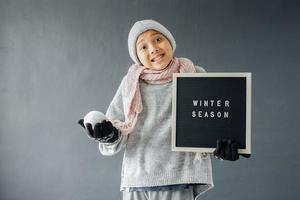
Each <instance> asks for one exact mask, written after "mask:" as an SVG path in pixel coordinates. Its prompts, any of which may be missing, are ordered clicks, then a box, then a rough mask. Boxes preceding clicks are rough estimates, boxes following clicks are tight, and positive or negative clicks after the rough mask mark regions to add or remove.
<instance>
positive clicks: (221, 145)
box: [213, 139, 251, 161]
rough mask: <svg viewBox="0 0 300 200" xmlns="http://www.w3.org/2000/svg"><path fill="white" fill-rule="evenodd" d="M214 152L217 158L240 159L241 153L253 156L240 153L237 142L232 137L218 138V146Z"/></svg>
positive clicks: (248, 156) (244, 155) (246, 156)
mask: <svg viewBox="0 0 300 200" xmlns="http://www.w3.org/2000/svg"><path fill="white" fill-rule="evenodd" d="M213 154H214V156H215V157H216V158H219V159H222V160H229V161H235V160H238V159H239V156H240V155H241V156H243V157H245V158H250V156H251V154H239V153H238V145H237V143H236V142H235V141H234V140H230V139H221V140H217V146H216V149H215V151H214V152H213Z"/></svg>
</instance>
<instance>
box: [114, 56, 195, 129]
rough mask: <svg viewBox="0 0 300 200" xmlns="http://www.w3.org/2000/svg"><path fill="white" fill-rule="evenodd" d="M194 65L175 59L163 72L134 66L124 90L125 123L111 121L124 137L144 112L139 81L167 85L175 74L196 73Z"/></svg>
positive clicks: (186, 60)
mask: <svg viewBox="0 0 300 200" xmlns="http://www.w3.org/2000/svg"><path fill="white" fill-rule="evenodd" d="M194 72H196V70H195V66H194V64H193V63H192V62H191V61H190V60H188V59H186V58H176V57H174V58H173V59H172V61H171V62H170V64H169V65H168V66H167V67H166V68H165V69H163V70H151V69H147V68H146V67H144V66H141V65H139V64H134V65H132V66H131V67H130V68H129V70H128V73H127V79H126V82H125V83H124V87H123V88H122V89H123V90H122V96H123V97H122V99H123V106H124V114H125V121H120V120H119V119H110V120H111V121H112V123H113V125H114V126H115V127H117V128H118V129H119V130H120V131H121V133H122V134H123V135H127V134H129V133H131V132H132V130H133V128H134V126H135V124H136V122H137V119H138V115H139V114H140V113H141V112H142V110H143V104H142V97H141V92H140V85H139V79H142V80H143V81H145V82H147V83H149V84H165V83H168V82H171V81H172V79H173V73H194Z"/></svg>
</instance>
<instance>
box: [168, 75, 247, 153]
mask: <svg viewBox="0 0 300 200" xmlns="http://www.w3.org/2000/svg"><path fill="white" fill-rule="evenodd" d="M251 91H252V74H251V73H250V72H245V73H237V72H234V73H174V74H173V99H172V151H183V152H208V153H211V152H213V151H214V150H215V147H216V140H217V139H222V138H223V139H233V140H235V141H237V143H238V152H239V153H245V154H250V153H251V98H252V97H251V96H252V94H251V93H252V92H251Z"/></svg>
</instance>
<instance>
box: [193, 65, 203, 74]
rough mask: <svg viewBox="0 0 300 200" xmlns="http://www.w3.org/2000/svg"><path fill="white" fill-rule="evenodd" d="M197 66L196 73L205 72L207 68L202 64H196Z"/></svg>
mask: <svg viewBox="0 0 300 200" xmlns="http://www.w3.org/2000/svg"><path fill="white" fill-rule="evenodd" d="M195 68H196V73H205V72H206V70H205V69H204V68H203V67H200V66H195Z"/></svg>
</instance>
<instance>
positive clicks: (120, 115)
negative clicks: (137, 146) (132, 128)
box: [99, 76, 128, 156]
mask: <svg viewBox="0 0 300 200" xmlns="http://www.w3.org/2000/svg"><path fill="white" fill-rule="evenodd" d="M126 78H127V76H125V77H124V78H123V80H122V82H121V84H120V86H119V88H118V90H117V92H116V94H115V96H114V98H113V100H112V101H111V103H110V105H109V106H108V109H107V111H106V114H105V116H106V117H107V118H108V119H111V120H113V119H117V120H121V121H124V120H125V115H124V107H123V98H122V87H123V86H124V83H125V81H126ZM127 137H128V136H125V135H122V134H121V131H120V130H118V139H117V140H116V141H114V142H112V143H104V142H99V150H100V153H101V154H103V155H105V156H112V155H114V154H116V153H118V152H119V151H121V150H122V148H124V147H125V146H126V143H127Z"/></svg>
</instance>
